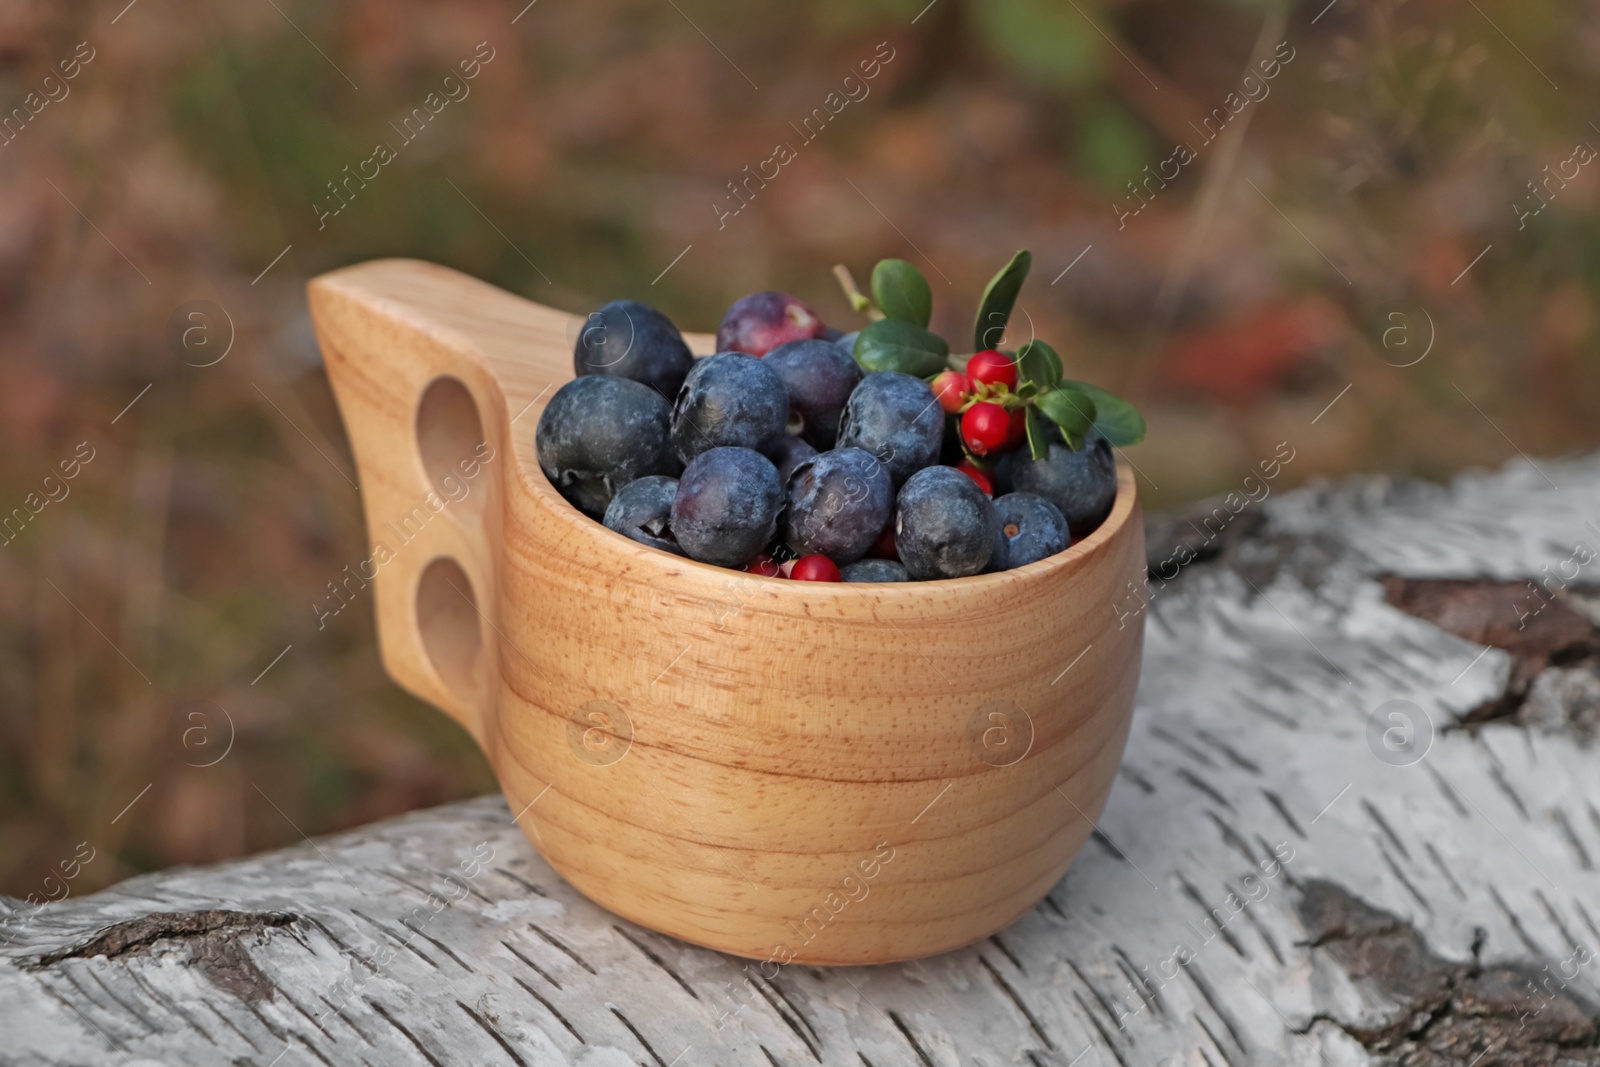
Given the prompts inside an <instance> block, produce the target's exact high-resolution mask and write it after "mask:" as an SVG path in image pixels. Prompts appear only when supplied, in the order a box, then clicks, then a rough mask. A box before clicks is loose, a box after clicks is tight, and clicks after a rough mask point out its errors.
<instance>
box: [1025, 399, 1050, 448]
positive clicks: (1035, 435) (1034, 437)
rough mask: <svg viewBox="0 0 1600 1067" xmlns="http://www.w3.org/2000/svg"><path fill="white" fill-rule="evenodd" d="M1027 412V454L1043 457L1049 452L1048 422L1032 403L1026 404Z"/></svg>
mask: <svg viewBox="0 0 1600 1067" xmlns="http://www.w3.org/2000/svg"><path fill="white" fill-rule="evenodd" d="M1027 412H1028V414H1027V424H1028V455H1030V456H1032V457H1033V458H1034V459H1044V457H1045V456H1047V455H1049V453H1050V423H1049V422H1048V421H1046V419H1045V417H1044V416H1043V415H1041V414H1040V413H1039V409H1038V408H1036V407H1034V406H1033V405H1032V404H1029V405H1028V407H1027Z"/></svg>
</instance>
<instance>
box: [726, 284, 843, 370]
mask: <svg viewBox="0 0 1600 1067" xmlns="http://www.w3.org/2000/svg"><path fill="white" fill-rule="evenodd" d="M826 329H827V327H825V326H823V325H822V320H821V319H819V318H817V313H816V312H815V311H812V310H811V309H810V308H808V307H806V306H805V305H804V304H802V303H801V302H800V301H799V300H797V299H795V298H794V297H792V296H790V295H789V294H788V293H772V292H767V293H751V294H750V295H749V296H742V297H740V298H739V299H738V300H735V301H734V302H733V306H732V307H730V308H729V309H728V311H727V314H725V315H723V316H722V325H720V326H718V327H717V351H718V352H744V353H747V354H749V355H752V356H764V355H766V354H767V353H768V352H770V351H772V350H773V349H774V348H777V347H778V346H779V345H781V344H784V343H786V342H788V341H802V340H805V339H807V338H812V337H821V336H823V331H824V330H826Z"/></svg>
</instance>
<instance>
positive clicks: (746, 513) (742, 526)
mask: <svg viewBox="0 0 1600 1067" xmlns="http://www.w3.org/2000/svg"><path fill="white" fill-rule="evenodd" d="M782 506H783V488H782V486H780V485H779V484H778V468H776V467H774V466H773V465H772V461H771V460H770V459H768V458H767V457H766V456H763V455H762V454H761V453H759V452H754V451H752V450H750V449H748V448H729V447H719V448H713V449H711V450H709V451H707V452H702V453H701V454H700V455H699V456H696V457H695V458H694V460H693V461H692V462H690V464H689V466H688V467H687V468H686V469H685V470H684V472H683V477H681V478H679V479H678V494H677V496H675V497H674V498H673V501H672V533H673V536H675V537H676V538H677V539H678V544H679V545H680V546H682V548H683V550H684V552H685V553H687V554H688V555H689V557H690V558H691V559H697V560H699V561H700V562H702V563H715V564H717V565H718V566H722V567H739V566H743V564H744V562H745V561H746V560H748V559H749V558H750V557H751V556H753V555H755V554H756V553H757V552H760V551H761V550H762V549H763V548H765V547H766V545H767V542H768V541H770V540H772V534H773V532H774V531H775V530H776V529H777V525H778V512H779V510H780V509H781V508H782Z"/></svg>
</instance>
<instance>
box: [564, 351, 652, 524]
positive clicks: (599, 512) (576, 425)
mask: <svg viewBox="0 0 1600 1067" xmlns="http://www.w3.org/2000/svg"><path fill="white" fill-rule="evenodd" d="M670 421H671V413H670V411H669V410H668V408H667V402H666V401H665V400H663V399H662V398H661V394H659V393H657V392H656V391H655V390H653V389H651V388H650V387H649V386H647V385H641V384H640V383H638V382H635V381H631V380H630V379H627V378H614V377H609V376H605V375H588V376H585V377H582V378H574V379H573V380H572V381H570V382H568V383H567V384H566V385H563V386H562V387H561V388H560V389H558V390H556V395H555V396H553V397H551V398H550V403H549V404H548V405H546V406H545V409H544V413H543V414H542V415H540V416H539V426H538V429H537V430H535V431H534V438H533V439H534V446H535V448H536V449H537V450H538V453H539V468H540V469H541V470H543V471H544V476H545V477H546V478H548V479H550V484H551V485H553V486H555V487H556V489H557V491H559V492H560V493H561V495H562V496H564V497H566V498H567V500H568V501H569V502H570V503H571V504H572V505H573V506H574V507H576V508H577V509H578V510H580V511H582V512H583V513H584V514H585V515H588V516H589V517H590V518H595V519H598V518H600V517H601V516H603V515H604V514H605V512H606V507H607V505H609V504H610V503H611V497H612V496H613V494H615V493H616V491H617V490H619V489H621V488H622V487H623V486H624V485H627V484H628V483H629V482H631V481H633V480H634V479H635V478H642V477H644V476H645V475H648V474H668V475H671V474H677V473H678V470H679V463H678V457H677V456H676V455H675V454H673V451H672V446H671V441H670V439H669V431H668V426H669V423H670Z"/></svg>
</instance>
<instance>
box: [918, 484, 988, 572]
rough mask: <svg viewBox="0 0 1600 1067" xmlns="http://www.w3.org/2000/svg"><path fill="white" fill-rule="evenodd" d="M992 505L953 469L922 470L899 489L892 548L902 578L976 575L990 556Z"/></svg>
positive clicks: (976, 488)
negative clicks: (904, 575) (901, 568)
mask: <svg viewBox="0 0 1600 1067" xmlns="http://www.w3.org/2000/svg"><path fill="white" fill-rule="evenodd" d="M995 525H996V516H995V510H994V504H993V503H991V502H990V500H989V498H988V497H987V496H985V495H984V492H983V490H982V489H979V488H978V485H977V483H976V482H974V481H973V480H972V479H971V478H968V477H967V476H966V475H965V474H962V473H961V472H960V471H958V470H956V469H955V468H954V467H925V468H923V469H922V470H920V471H918V472H917V473H915V474H913V475H912V476H911V477H910V478H909V479H908V480H907V481H906V484H905V485H904V486H902V487H901V489H900V499H899V502H898V505H897V507H896V509H895V518H894V534H895V545H896V547H897V548H898V549H899V551H900V562H901V563H903V564H904V565H905V568H906V573H908V574H910V575H911V577H912V578H914V579H916V580H918V581H921V580H923V579H927V578H961V577H965V576H966V575H969V574H977V573H978V572H979V571H981V570H983V568H984V565H985V564H987V563H988V562H989V556H990V555H991V554H992V553H993V551H994V538H995V532H994V531H995Z"/></svg>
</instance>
